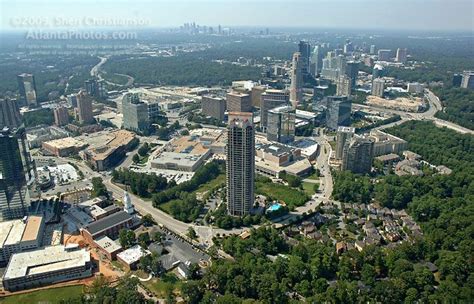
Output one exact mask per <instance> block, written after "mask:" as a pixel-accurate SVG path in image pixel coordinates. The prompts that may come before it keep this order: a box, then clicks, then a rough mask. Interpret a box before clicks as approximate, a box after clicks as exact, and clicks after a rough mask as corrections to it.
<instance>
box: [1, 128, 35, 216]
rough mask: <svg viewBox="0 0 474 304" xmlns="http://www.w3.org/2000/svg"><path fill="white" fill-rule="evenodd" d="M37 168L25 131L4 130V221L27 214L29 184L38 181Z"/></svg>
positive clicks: (2, 136) (2, 163)
mask: <svg viewBox="0 0 474 304" xmlns="http://www.w3.org/2000/svg"><path fill="white" fill-rule="evenodd" d="M35 174H36V173H35V166H34V163H33V161H32V159H31V156H30V154H29V151H28V146H27V143H26V133H25V130H24V129H23V128H20V129H16V130H10V129H9V128H7V127H5V128H3V129H2V130H1V131H0V221H5V220H9V219H15V218H21V217H23V216H25V215H27V211H28V208H29V206H30V196H29V190H28V185H32V184H33V183H34V179H35Z"/></svg>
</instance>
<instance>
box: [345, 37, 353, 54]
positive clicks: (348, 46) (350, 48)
mask: <svg viewBox="0 0 474 304" xmlns="http://www.w3.org/2000/svg"><path fill="white" fill-rule="evenodd" d="M353 51H354V45H353V44H352V42H351V41H350V40H349V41H346V43H345V44H344V54H349V53H352V52H353Z"/></svg>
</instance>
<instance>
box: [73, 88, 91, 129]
mask: <svg viewBox="0 0 474 304" xmlns="http://www.w3.org/2000/svg"><path fill="white" fill-rule="evenodd" d="M77 116H78V120H79V123H80V124H90V123H93V122H94V116H93V115H92V98H91V97H90V96H89V95H88V94H87V93H86V92H85V91H83V90H81V91H80V92H79V93H78V94H77Z"/></svg>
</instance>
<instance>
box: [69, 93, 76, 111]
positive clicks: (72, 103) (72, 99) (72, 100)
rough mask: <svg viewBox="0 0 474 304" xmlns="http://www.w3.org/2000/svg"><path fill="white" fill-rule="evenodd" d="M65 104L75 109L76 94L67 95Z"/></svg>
mask: <svg viewBox="0 0 474 304" xmlns="http://www.w3.org/2000/svg"><path fill="white" fill-rule="evenodd" d="M67 103H68V104H69V106H71V107H73V108H77V95H76V94H69V95H68V96H67Z"/></svg>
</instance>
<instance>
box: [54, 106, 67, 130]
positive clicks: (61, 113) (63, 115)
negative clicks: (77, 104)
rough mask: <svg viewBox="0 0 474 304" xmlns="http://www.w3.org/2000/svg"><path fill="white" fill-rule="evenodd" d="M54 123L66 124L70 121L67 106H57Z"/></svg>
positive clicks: (58, 124)
mask: <svg viewBox="0 0 474 304" xmlns="http://www.w3.org/2000/svg"><path fill="white" fill-rule="evenodd" d="M53 113H54V124H55V125H57V126H64V125H67V124H68V123H69V113H68V112H67V108H65V107H58V108H55V109H54V111H53Z"/></svg>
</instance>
